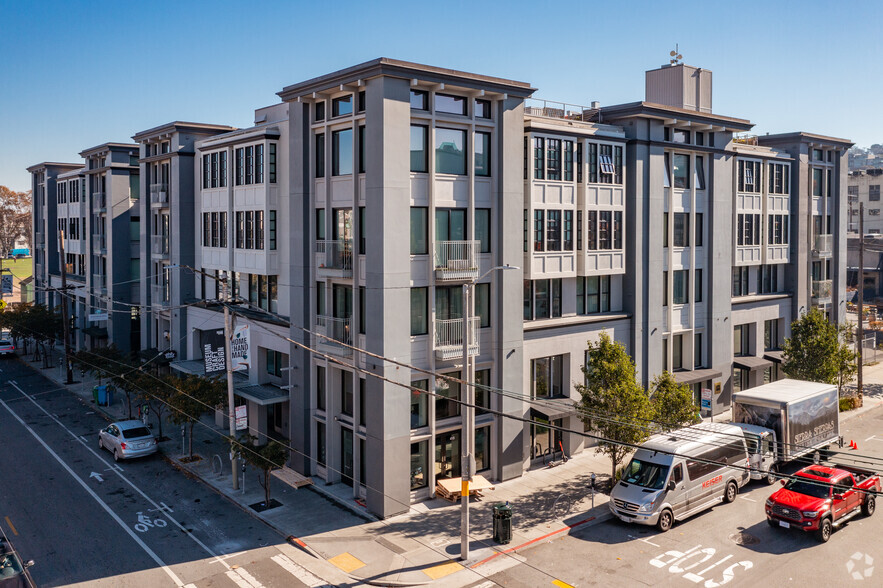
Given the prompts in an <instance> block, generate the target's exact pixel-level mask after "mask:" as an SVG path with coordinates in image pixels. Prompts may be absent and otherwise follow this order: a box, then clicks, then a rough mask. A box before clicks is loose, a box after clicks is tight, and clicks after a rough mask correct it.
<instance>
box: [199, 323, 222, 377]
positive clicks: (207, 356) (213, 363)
mask: <svg viewBox="0 0 883 588" xmlns="http://www.w3.org/2000/svg"><path fill="white" fill-rule="evenodd" d="M202 359H203V362H204V363H205V375H206V376H208V377H211V376H216V375H218V374H222V373H224V372H225V371H227V363H226V361H224V329H220V330H211V331H203V332H202Z"/></svg>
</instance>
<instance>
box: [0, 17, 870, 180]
mask: <svg viewBox="0 0 883 588" xmlns="http://www.w3.org/2000/svg"><path fill="white" fill-rule="evenodd" d="M881 17H883V2H879V1H877V2H840V3H837V2H831V1H830V0H827V1H824V2H821V1H816V0H804V1H802V2H753V1H742V2H715V1H713V0H711V1H710V0H705V1H703V2H691V1H686V0H682V1H679V2H678V1H675V2H596V1H591V2H579V1H577V2H557V3H545V2H539V1H535V2H520V1H511V2H506V3H501V4H499V5H497V4H492V3H481V2H474V1H473V2H458V1H455V0H448V1H447V2H439V3H431V2H419V3H418V2H413V1H412V2H383V1H379V2H365V1H361V2H348V1H344V0H340V1H337V2H334V3H331V2H322V1H319V2H316V1H310V2H263V3H261V2H242V1H241V0H239V1H236V2H228V1H219V0H215V1H212V2H197V1H187V0H184V1H181V0H178V1H176V2H165V1H162V0H154V1H151V2H135V1H131V2H130V1H120V0H116V1H114V2H104V1H98V0H96V1H90V2H53V1H44V2H39V3H37V2H21V1H13V0H0V30H2V34H0V82H2V85H0V184H4V185H8V186H10V187H12V188H15V189H27V188H28V187H29V181H30V180H29V176H28V174H27V172H26V171H25V168H26V167H27V166H29V165H31V164H34V163H38V162H40V161H72V162H77V161H80V159H79V157H78V155H77V154H78V153H79V152H80V151H82V150H83V149H86V148H88V147H92V146H94V145H98V144H100V143H104V142H107V141H129V140H130V137H131V136H132V135H133V134H135V133H136V132H138V131H141V130H145V129H148V128H151V127H154V126H156V125H159V124H163V123H166V122H169V121H172V120H186V121H196V122H207V123H220V124H229V125H233V126H248V125H249V124H250V122H251V120H252V115H253V111H254V109H255V108H257V107H260V106H265V105H268V104H271V103H274V102H276V101H277V100H278V98H277V97H276V95H275V93H276V92H277V91H279V90H280V89H282V87H284V86H286V85H288V84H292V83H295V82H298V81H302V80H306V79H309V78H311V77H314V76H317V75H321V74H324V73H328V72H331V71H334V70H337V69H341V68H344V67H347V66H350V65H354V64H356V63H361V62H364V61H368V60H369V59H373V58H375V57H381V56H382V57H392V58H397V59H404V60H408V61H416V62H419V63H426V64H430V65H437V66H441V67H448V68H453V69H461V70H465V71H472V72H476V73H482V74H488V75H495V76H499V77H505V78H510V79H515V80H520V81H526V82H530V83H531V84H532V85H533V86H534V87H535V88H538V91H537V93H536V94H535V97H538V98H545V99H548V100H556V101H561V102H568V103H571V104H588V103H589V102H591V101H592V100H598V101H600V102H601V103H602V104H604V105H609V104H618V103H622V102H633V101H637V100H641V99H643V96H644V71H645V70H647V69H653V68H655V67H657V66H659V65H661V64H663V63H666V62H667V60H668V53H669V51H670V50H672V49H673V48H674V46H675V43H678V44H679V46H680V51H681V53H682V54H683V55H684V61H685V62H686V63H688V64H691V65H695V66H698V67H703V68H707V69H711V70H712V71H713V72H714V111H715V112H716V113H718V114H723V115H729V116H736V117H742V118H748V119H750V120H751V121H753V122H754V123H755V124H756V125H757V126H756V127H755V131H756V132H758V133H766V132H770V133H776V132H785V131H794V130H804V131H810V132H816V133H822V134H828V135H834V136H838V137H844V138H848V139H851V140H853V141H854V142H855V143H856V144H857V145H860V146H869V145H870V144H871V143H877V142H879V143H883V117H881V112H880V97H881V96H883V76H881V73H883V72H881V63H883V51H881V49H883V47H881V45H883V41H881V36H880V35H879V23H880V21H881Z"/></svg>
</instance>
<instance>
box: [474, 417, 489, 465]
mask: <svg viewBox="0 0 883 588" xmlns="http://www.w3.org/2000/svg"><path fill="white" fill-rule="evenodd" d="M490 467H491V428H490V427H480V428H478V429H476V430H475V471H477V472H481V471H484V470H488V469H490Z"/></svg>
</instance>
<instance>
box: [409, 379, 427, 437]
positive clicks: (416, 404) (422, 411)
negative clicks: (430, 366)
mask: <svg viewBox="0 0 883 588" xmlns="http://www.w3.org/2000/svg"><path fill="white" fill-rule="evenodd" d="M411 388H412V390H411V428H412V429H419V428H420V427H425V426H426V425H427V424H429V418H428V412H429V411H428V409H427V405H428V404H429V403H428V402H426V399H427V398H428V396H429V395H428V394H426V392H427V391H429V380H417V381H415V382H411ZM413 388H417V390H414V389H413Z"/></svg>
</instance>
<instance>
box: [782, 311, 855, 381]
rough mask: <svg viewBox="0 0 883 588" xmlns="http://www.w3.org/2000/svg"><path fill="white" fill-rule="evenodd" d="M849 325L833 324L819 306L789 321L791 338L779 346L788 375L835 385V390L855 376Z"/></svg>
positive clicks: (798, 378) (797, 378) (853, 353)
mask: <svg viewBox="0 0 883 588" xmlns="http://www.w3.org/2000/svg"><path fill="white" fill-rule="evenodd" d="M850 333H851V328H850V327H849V326H848V325H836V324H834V323H832V322H830V321H829V320H828V319H827V318H825V315H824V313H823V312H822V311H821V310H819V309H818V308H812V309H810V311H809V312H808V313H806V314H805V315H803V316H802V317H800V318H799V319H797V320H796V321H794V322H793V323H791V337H789V338H787V339H785V343H784V344H783V345H782V350H783V356H784V360H785V361H784V365H783V367H784V369H785V373H786V374H787V375H788V377H789V378H794V379H796V380H807V381H810V382H823V383H825V384H836V385H837V388H838V390H840V391H842V389H843V386H844V385H846V384H847V383H849V382H850V381H851V380H852V378H853V377H854V376H855V373H856V371H857V366H856V365H855V352H854V351H853V350H852V349H851V347H850V345H849V336H850Z"/></svg>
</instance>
